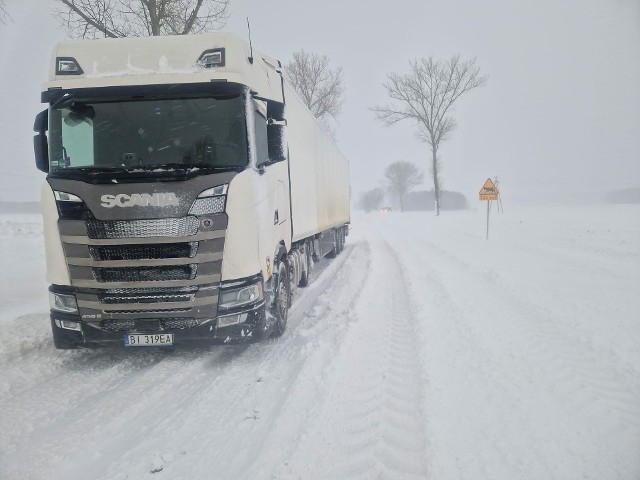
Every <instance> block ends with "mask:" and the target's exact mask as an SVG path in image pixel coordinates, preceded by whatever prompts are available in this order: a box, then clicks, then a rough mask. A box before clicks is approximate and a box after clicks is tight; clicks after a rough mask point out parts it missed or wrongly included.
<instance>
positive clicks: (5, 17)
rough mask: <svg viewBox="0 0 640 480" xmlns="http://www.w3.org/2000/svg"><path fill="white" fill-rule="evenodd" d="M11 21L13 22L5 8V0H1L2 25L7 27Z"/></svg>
mask: <svg viewBox="0 0 640 480" xmlns="http://www.w3.org/2000/svg"><path fill="white" fill-rule="evenodd" d="M9 21H11V15H9V11H8V10H7V7H5V3H4V0H0V23H1V24H2V25H6V24H7V22H9Z"/></svg>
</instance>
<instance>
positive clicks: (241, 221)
mask: <svg viewBox="0 0 640 480" xmlns="http://www.w3.org/2000/svg"><path fill="white" fill-rule="evenodd" d="M280 67H281V65H280V62H279V61H277V60H275V59H273V58H270V57H268V56H265V55H262V54H260V53H258V52H254V51H252V49H251V47H250V46H249V45H248V44H247V43H246V42H244V41H242V40H241V39H239V38H238V37H236V36H234V35H230V34H225V33H214V34H205V35H192V36H175V37H150V38H126V39H100V40H80V41H74V42H67V43H63V44H60V45H58V46H57V47H56V49H55V51H54V54H53V64H52V66H51V71H50V75H49V81H48V82H47V83H45V85H44V86H43V89H42V90H43V91H42V102H43V103H47V104H48V105H49V106H48V109H47V110H46V111H44V112H42V113H41V114H39V115H38V116H37V118H36V121H35V126H34V129H35V131H36V132H37V134H36V135H35V137H34V148H35V155H36V164H37V167H38V168H39V169H40V170H42V171H44V172H47V177H46V181H45V182H43V187H42V198H41V202H42V214H43V219H44V236H45V251H46V259H47V280H48V282H49V283H50V284H51V286H50V288H49V293H50V303H51V328H52V330H53V339H54V343H55V346H56V347H58V348H78V347H96V346H104V345H124V346H164V345H185V344H189V343H194V342H204V343H239V342H255V341H259V340H261V339H263V338H266V337H267V336H269V335H281V334H282V333H283V332H284V330H285V328H286V324H287V311H288V308H289V306H290V304H291V295H292V292H293V291H294V289H295V288H296V287H298V286H305V285H306V284H307V283H308V282H309V272H310V269H311V266H312V264H313V262H314V261H317V260H318V259H319V258H321V257H323V256H326V255H335V254H337V253H339V252H340V251H341V250H342V248H343V246H344V241H345V236H346V235H347V233H348V226H349V221H350V209H349V169H348V163H347V161H346V159H345V158H344V156H343V155H342V154H341V153H340V152H339V151H338V149H337V147H336V146H335V145H334V143H333V142H332V141H331V139H330V138H329V137H327V135H326V134H325V133H324V132H323V131H322V128H321V127H320V126H319V124H318V123H317V122H316V120H315V119H314V118H313V116H312V114H311V113H310V112H309V110H308V109H307V108H306V107H305V106H304V105H303V103H302V102H301V101H300V100H299V98H298V97H297V96H296V94H295V93H294V92H293V90H292V89H291V87H290V86H289V85H288V84H287V82H286V81H285V80H284V79H283V76H282V73H281V68H280Z"/></svg>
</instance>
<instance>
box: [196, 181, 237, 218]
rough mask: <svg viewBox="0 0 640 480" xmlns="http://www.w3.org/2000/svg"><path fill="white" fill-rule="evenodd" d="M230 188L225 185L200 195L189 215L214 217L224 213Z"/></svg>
mask: <svg viewBox="0 0 640 480" xmlns="http://www.w3.org/2000/svg"><path fill="white" fill-rule="evenodd" d="M228 186H229V185H228V184H226V183H225V184H224V185H218V186H217V187H213V188H209V189H207V190H205V191H204V192H202V193H200V195H198V198H197V199H196V201H195V202H193V205H191V208H190V209H189V215H212V214H216V213H222V212H224V207H225V203H226V200H227V188H228Z"/></svg>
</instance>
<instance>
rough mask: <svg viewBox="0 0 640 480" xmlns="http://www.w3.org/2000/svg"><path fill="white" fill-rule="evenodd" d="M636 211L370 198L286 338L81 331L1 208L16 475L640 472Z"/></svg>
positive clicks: (5, 391)
mask: <svg viewBox="0 0 640 480" xmlns="http://www.w3.org/2000/svg"><path fill="white" fill-rule="evenodd" d="M639 219H640V208H639V207H638V206H609V207H592V208H564V209H559V208H558V209H554V210H543V209H532V208H530V209H520V210H518V209H516V208H514V209H513V211H510V212H507V213H503V214H496V215H493V217H492V231H491V238H490V240H489V241H486V240H485V238H484V235H485V231H484V228H485V226H484V221H485V216H484V212H483V211H482V210H478V211H468V212H455V213H449V212H445V213H444V214H443V215H442V216H441V217H439V218H435V217H433V216H432V215H430V214H422V213H420V214H418V213H409V214H387V215H382V214H370V215H357V216H356V217H355V218H354V222H353V229H352V235H351V236H350V237H349V239H348V242H347V246H346V248H345V251H344V252H343V253H342V254H340V255H339V256H338V257H337V258H336V259H334V260H331V261H322V262H321V263H320V264H317V265H316V269H315V271H314V276H313V278H312V284H311V285H310V286H309V287H308V288H306V289H299V290H298V291H297V294H296V298H295V302H294V305H293V308H292V310H291V312H290V323H289V327H288V330H287V332H286V333H285V335H284V336H283V337H281V338H279V339H275V340H268V341H266V342H264V343H261V344H257V345H250V346H240V347H231V346H224V347H212V348H198V349H194V350H180V349H173V350H140V351H136V350H133V351H130V350H126V351H125V350H117V351H111V350H94V351H71V352H65V351H56V350H55V349H54V348H53V347H52V344H51V338H50V336H51V334H50V331H49V323H48V306H47V300H46V284H45V281H44V278H43V272H44V260H43V246H42V240H41V237H40V236H41V224H40V220H39V218H38V217H36V216H33V217H29V216H26V217H22V218H19V217H17V216H0V249H1V250H0V251H1V252H2V254H1V255H2V257H1V263H0V268H1V269H2V271H3V281H2V286H3V289H2V291H3V293H2V299H3V302H2V308H1V309H0V326H1V327H2V329H3V334H2V341H1V342H0V372H1V375H2V379H1V382H0V478H2V479H11V480H13V479H16V480H18V479H19V480H22V479H66V480H68V479H87V478H92V479H94V478H95V479H143V478H153V479H162V478H166V479H172V480H174V479H185V480H186V479H196V480H197V479H242V478H247V479H272V478H273V479H281V478H282V479H288V478H301V479H363V478H365V479H368V478H385V479H405V478H430V479H434V480H441V479H442V480H449V479H452V480H453V479H470V480H475V479H492V480H493V479H504V480H512V479H531V480H533V479H535V480H539V479H558V480H570V479H581V480H583V479H594V480H596V479H597V480H608V479H622V480H637V479H638V478H640V320H639V319H640V295H639V294H638V292H639V291H640V220H639Z"/></svg>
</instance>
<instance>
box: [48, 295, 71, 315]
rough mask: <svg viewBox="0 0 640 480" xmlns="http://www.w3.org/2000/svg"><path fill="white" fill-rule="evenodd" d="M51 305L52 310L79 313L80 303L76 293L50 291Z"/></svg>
mask: <svg viewBox="0 0 640 480" xmlns="http://www.w3.org/2000/svg"><path fill="white" fill-rule="evenodd" d="M49 306H50V307H51V310H55V311H56V312H63V313H78V303H77V302H76V297H75V295H66V294H64V293H54V292H49Z"/></svg>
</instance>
